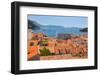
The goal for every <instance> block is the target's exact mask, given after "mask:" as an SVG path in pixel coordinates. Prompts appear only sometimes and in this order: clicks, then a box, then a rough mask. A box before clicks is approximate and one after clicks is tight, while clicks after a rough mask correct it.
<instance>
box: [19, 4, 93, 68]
mask: <svg viewBox="0 0 100 76" xmlns="http://www.w3.org/2000/svg"><path fill="white" fill-rule="evenodd" d="M40 11H42V12H40ZM27 14H39V15H59V16H87V17H88V59H69V60H50V61H47V60H45V61H27ZM80 66H94V10H83V9H82V10H81V9H80V10H78V9H77V10H76V9H61V8H59V9H58V8H43V7H25V6H21V7H20V70H28V69H46V68H61V67H80Z"/></svg>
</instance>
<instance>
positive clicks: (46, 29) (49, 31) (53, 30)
mask: <svg viewBox="0 0 100 76" xmlns="http://www.w3.org/2000/svg"><path fill="white" fill-rule="evenodd" d="M80 29H82V28H75V27H73V28H65V27H61V26H42V27H41V28H40V29H39V30H33V32H35V33H39V32H43V33H44V34H46V35H47V36H50V37H56V36H57V35H58V34H74V35H82V34H86V32H81V31H80Z"/></svg>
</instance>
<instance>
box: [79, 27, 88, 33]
mask: <svg viewBox="0 0 100 76" xmlns="http://www.w3.org/2000/svg"><path fill="white" fill-rule="evenodd" d="M80 31H81V32H88V28H83V29H81V30H80Z"/></svg>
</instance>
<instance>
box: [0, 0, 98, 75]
mask: <svg viewBox="0 0 100 76" xmlns="http://www.w3.org/2000/svg"><path fill="white" fill-rule="evenodd" d="M13 1H14V0H0V76H13V74H11V73H10V55H11V54H10V53H11V48H10V47H11V46H10V44H11V39H10V36H11V34H10V30H11V6H10V4H11V2H13ZM16 1H17V0H16ZM21 1H30V2H44V3H58V4H74V5H91V6H98V13H100V0H21ZM99 20H100V14H98V22H99ZM99 24H100V22H99V23H98V28H100V26H99ZM99 32H100V29H99ZM98 37H99V38H98V39H99V40H98V42H100V35H99V36H98ZM99 44H100V43H99ZM99 50H100V48H99ZM99 50H98V51H99ZM98 53H99V56H98V57H100V51H99V52H98ZM98 64H99V69H98V70H85V71H67V72H66V71H65V72H55V73H54V72H53V73H40V74H34V76H55V75H56V76H62V75H63V76H73V75H77V76H80V75H81V76H87V75H89V76H90V75H91V76H92V75H93V76H94V75H95V76H99V74H100V59H99V63H98ZM32 75H33V74H26V76H32ZM22 76H23V75H22Z"/></svg>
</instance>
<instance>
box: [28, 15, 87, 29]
mask: <svg viewBox="0 0 100 76" xmlns="http://www.w3.org/2000/svg"><path fill="white" fill-rule="evenodd" d="M28 19H30V20H33V21H36V22H38V23H39V24H41V25H57V26H64V27H81V28H84V27H87V25H88V18H87V17H80V16H46V15H28Z"/></svg>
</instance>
